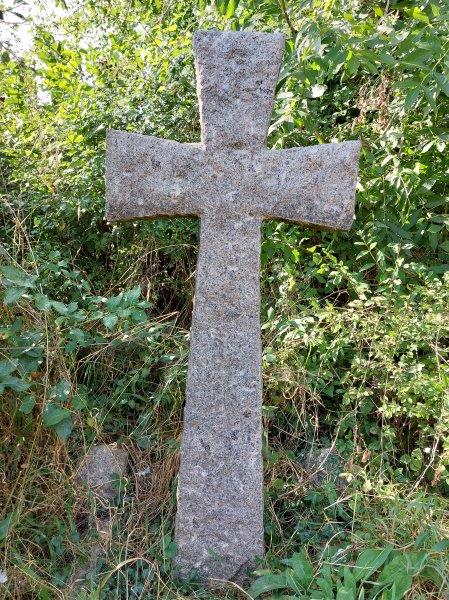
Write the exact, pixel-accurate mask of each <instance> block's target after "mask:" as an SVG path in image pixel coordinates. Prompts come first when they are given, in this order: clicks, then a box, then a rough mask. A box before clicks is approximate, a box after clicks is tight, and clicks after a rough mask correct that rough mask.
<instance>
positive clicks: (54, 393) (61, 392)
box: [50, 379, 72, 403]
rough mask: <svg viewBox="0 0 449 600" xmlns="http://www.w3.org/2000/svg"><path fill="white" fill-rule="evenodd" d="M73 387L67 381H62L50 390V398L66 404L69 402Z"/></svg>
mask: <svg viewBox="0 0 449 600" xmlns="http://www.w3.org/2000/svg"><path fill="white" fill-rule="evenodd" d="M71 391H72V386H71V385H70V383H69V382H68V381H67V379H61V381H59V382H58V383H57V384H56V385H54V386H53V387H52V388H51V390H50V398H52V399H56V400H59V402H60V403H64V402H66V401H67V400H68V398H69V396H70V392H71Z"/></svg>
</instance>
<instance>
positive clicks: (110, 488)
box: [77, 444, 128, 502]
mask: <svg viewBox="0 0 449 600" xmlns="http://www.w3.org/2000/svg"><path fill="white" fill-rule="evenodd" d="M127 470H128V453H127V452H126V450H124V449H122V448H118V447H117V444H100V445H98V446H93V447H92V448H91V449H90V450H89V452H88V453H87V454H86V456H85V457H84V458H83V460H82V461H81V464H80V466H79V469H78V473H77V480H78V482H79V483H80V484H81V485H85V486H86V487H88V488H89V489H90V490H91V491H92V492H93V493H94V494H95V495H96V496H97V497H98V498H99V499H101V500H103V501H106V502H112V501H113V500H115V498H116V497H117V495H118V491H117V488H116V486H115V484H114V483H115V481H116V478H117V476H118V477H124V476H125V475H126V472H127Z"/></svg>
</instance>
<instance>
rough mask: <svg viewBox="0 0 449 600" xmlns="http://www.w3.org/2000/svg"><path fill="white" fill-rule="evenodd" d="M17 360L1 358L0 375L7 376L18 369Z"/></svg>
mask: <svg viewBox="0 0 449 600" xmlns="http://www.w3.org/2000/svg"><path fill="white" fill-rule="evenodd" d="M17 364H18V361H17V360H0V377H7V376H8V375H11V373H13V371H15V370H16V369H17Z"/></svg>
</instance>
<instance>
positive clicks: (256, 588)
mask: <svg viewBox="0 0 449 600" xmlns="http://www.w3.org/2000/svg"><path fill="white" fill-rule="evenodd" d="M286 586H287V581H286V576H285V574H284V573H282V574H279V575H277V574H275V573H269V574H268V575H262V577H259V579H256V581H255V582H254V583H253V584H252V586H251V587H250V589H249V593H250V595H251V596H252V597H253V598H258V597H259V596H260V595H261V594H264V593H265V592H272V591H273V590H280V589H282V588H285V587H286Z"/></svg>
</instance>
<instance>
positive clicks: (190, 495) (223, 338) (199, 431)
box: [106, 31, 360, 579]
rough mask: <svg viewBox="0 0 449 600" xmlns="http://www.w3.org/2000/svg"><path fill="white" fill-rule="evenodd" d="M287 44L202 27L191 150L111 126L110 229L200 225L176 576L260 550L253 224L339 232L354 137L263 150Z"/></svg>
mask: <svg viewBox="0 0 449 600" xmlns="http://www.w3.org/2000/svg"><path fill="white" fill-rule="evenodd" d="M283 46H284V37H283V35H282V34H281V33H273V34H266V33H256V32H253V31H251V32H249V31H243V32H242V31H239V32H233V31H225V32H220V31H199V32H197V33H196V35H195V38H194V51H195V67H196V75H197V88H198V97H199V105H200V115H201V136H202V141H201V143H199V144H181V143H178V142H175V141H170V140H164V139H160V138H157V137H152V136H145V135H139V134H134V133H127V132H122V131H109V132H108V136H107V158H106V165H107V171H106V193H107V218H108V220H110V221H121V220H130V219H154V218H157V217H167V216H186V217H187V216H197V217H199V218H200V249H199V257H198V264H197V270H196V291H195V302H194V311H193V317H192V327H191V339H190V358H189V366H188V376H187V393H186V404H185V409H184V433H183V440H182V447H181V466H180V474H179V499H178V512H177V516H176V527H175V542H176V546H177V556H176V564H177V567H178V571H179V573H180V575H181V576H184V577H185V576H188V575H189V574H190V573H192V572H196V573H197V574H198V575H199V576H201V577H203V578H217V579H236V578H239V577H240V576H241V575H242V574H243V573H244V572H245V570H247V569H248V568H249V567H251V566H253V565H254V560H255V558H256V557H257V556H259V557H261V556H262V555H263V551H264V547H263V518H262V517H263V496H262V482H263V471H262V453H261V443H262V431H261V420H262V419H261V414H262V379H261V339H260V337H261V336H260V317H259V311H260V291H259V264H260V235H261V234H260V230H261V222H262V219H282V220H287V221H291V222H294V223H300V224H303V225H305V226H307V227H309V226H313V227H318V228H327V229H349V228H350V226H351V223H352V219H353V212H354V196H355V184H356V177H357V164H358V155H359V148H360V144H359V142H358V141H353V142H343V143H336V144H322V145H319V146H312V147H304V148H291V149H288V150H268V149H267V148H266V145H265V140H266V135H267V130H268V126H269V122H270V118H271V111H272V106H273V98H274V90H275V86H276V82H277V78H278V74H279V68H280V63H281V55H282V50H283Z"/></svg>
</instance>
